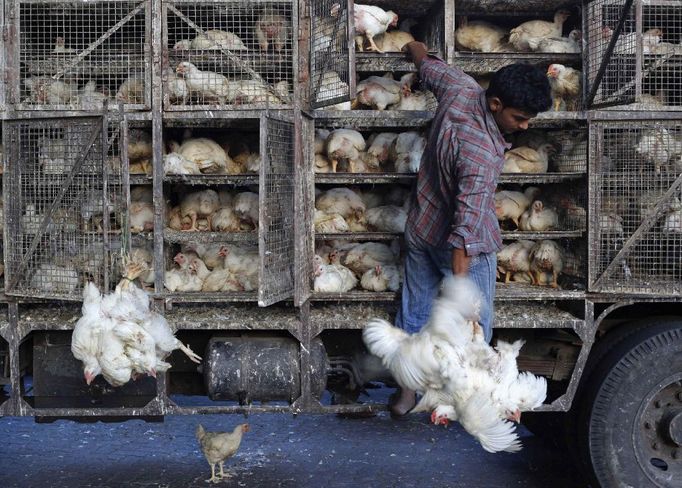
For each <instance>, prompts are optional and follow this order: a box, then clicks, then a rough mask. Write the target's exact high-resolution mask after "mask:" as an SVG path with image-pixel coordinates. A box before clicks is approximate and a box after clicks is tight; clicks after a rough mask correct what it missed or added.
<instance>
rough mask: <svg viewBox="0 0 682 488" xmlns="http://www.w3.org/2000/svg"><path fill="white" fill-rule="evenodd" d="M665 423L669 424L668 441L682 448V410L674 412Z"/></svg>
mask: <svg viewBox="0 0 682 488" xmlns="http://www.w3.org/2000/svg"><path fill="white" fill-rule="evenodd" d="M665 422H666V423H667V424H668V425H667V426H665V427H666V429H665V433H666V434H667V435H668V439H670V441H671V442H673V443H674V444H675V445H677V446H678V447H679V446H682V409H679V410H677V411H673V412H672V413H671V414H670V415H668V418H667V419H666V420H665Z"/></svg>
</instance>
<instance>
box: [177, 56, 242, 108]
mask: <svg viewBox="0 0 682 488" xmlns="http://www.w3.org/2000/svg"><path fill="white" fill-rule="evenodd" d="M175 72H176V73H177V74H178V75H180V76H181V77H182V78H183V79H184V80H185V83H187V88H188V89H189V91H190V93H192V94H196V95H197V96H199V97H200V98H201V99H202V101H204V102H207V101H213V102H218V103H220V104H223V105H224V104H226V103H232V102H233V101H234V99H235V96H236V95H235V93H234V92H233V91H232V90H231V88H230V83H229V81H228V79H227V78H225V77H224V76H223V75H221V74H218V73H214V72H213V71H201V70H200V69H199V68H197V67H196V66H195V65H193V64H192V63H190V62H189V61H183V62H182V63H180V64H178V66H177V68H176V69H175Z"/></svg>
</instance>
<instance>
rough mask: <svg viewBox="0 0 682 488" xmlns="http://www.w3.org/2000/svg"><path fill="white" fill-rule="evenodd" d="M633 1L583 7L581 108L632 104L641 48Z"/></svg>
mask: <svg viewBox="0 0 682 488" xmlns="http://www.w3.org/2000/svg"><path fill="white" fill-rule="evenodd" d="M633 4H634V0H591V1H589V0H588V1H587V4H586V9H585V11H586V15H584V18H585V19H586V20H585V30H586V36H585V41H586V42H585V46H584V48H583V49H586V50H587V57H586V58H585V66H586V68H585V69H586V72H587V76H586V77H585V79H586V82H587V90H586V93H587V98H586V103H585V106H586V107H587V108H591V107H605V106H610V105H622V104H628V103H632V102H634V101H635V97H636V84H637V79H638V76H640V74H641V73H640V67H641V57H640V55H639V54H640V53H641V45H638V42H639V41H638V35H637V32H638V26H637V22H636V15H635V8H634V7H633Z"/></svg>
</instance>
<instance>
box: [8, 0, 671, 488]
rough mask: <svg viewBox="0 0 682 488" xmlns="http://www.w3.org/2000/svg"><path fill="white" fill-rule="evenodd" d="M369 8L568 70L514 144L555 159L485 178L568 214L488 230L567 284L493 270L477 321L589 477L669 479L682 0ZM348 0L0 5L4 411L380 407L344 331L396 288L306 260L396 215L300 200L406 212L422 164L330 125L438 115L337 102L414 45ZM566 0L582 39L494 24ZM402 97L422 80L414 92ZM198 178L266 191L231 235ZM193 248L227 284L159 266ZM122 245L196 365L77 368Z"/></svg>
mask: <svg viewBox="0 0 682 488" xmlns="http://www.w3.org/2000/svg"><path fill="white" fill-rule="evenodd" d="M365 3H366V4H370V5H374V6H378V7H381V8H382V9H384V10H386V11H388V10H392V11H393V12H395V13H397V15H398V23H397V25H398V26H399V28H400V29H401V30H402V31H403V32H406V33H409V34H410V35H412V36H413V37H414V38H415V39H417V40H420V41H423V42H425V43H426V44H427V46H428V47H429V49H431V50H432V52H433V54H434V55H437V56H439V57H440V58H441V59H443V60H444V61H445V62H447V63H448V64H450V65H452V66H456V67H459V68H461V69H462V70H464V72H466V73H468V74H469V75H471V76H473V77H474V78H475V79H476V80H477V81H478V82H479V83H480V84H481V86H483V87H484V86H485V84H486V82H487V80H489V77H490V75H491V74H492V73H493V72H495V71H496V70H497V69H499V68H501V67H503V66H506V65H508V64H511V63H515V62H521V63H528V64H532V65H535V66H538V67H539V68H540V69H543V70H547V69H548V67H549V66H550V65H553V64H554V65H557V64H560V65H562V66H565V67H569V68H571V69H574V70H577V71H578V72H579V75H580V76H579V80H580V87H581V88H580V91H579V97H578V99H579V100H574V101H573V102H574V103H573V104H569V103H565V106H562V105H561V103H558V104H557V105H556V106H555V107H554V108H553V109H552V110H550V111H548V112H544V113H541V114H538V116H537V117H536V118H534V119H533V121H532V124H531V125H532V127H531V129H530V130H529V131H528V133H527V134H526V135H525V136H524V135H514V136H511V139H510V142H512V143H513V144H514V146H515V147H519V146H526V147H530V148H533V147H535V149H537V147H538V141H550V142H551V143H552V144H553V146H554V147H555V148H556V149H557V150H556V154H553V155H552V156H551V157H550V158H549V161H548V166H549V167H548V171H546V172H541V173H503V174H502V176H501V178H500V181H499V187H500V189H508V190H521V191H525V190H527V189H528V187H531V186H533V187H537V188H538V190H539V195H540V196H539V197H538V198H541V199H542V200H543V201H544V202H545V204H546V205H548V206H552V207H553V208H554V209H555V210H556V212H557V213H558V215H559V225H558V227H556V228H553V229H548V230H543V231H524V230H519V229H518V228H517V226H516V225H513V224H512V223H510V222H508V221H507V222H502V223H501V228H502V235H503V239H504V241H505V244H509V243H512V242H514V241H518V240H530V241H533V242H540V241H543V240H551V241H554V242H555V243H556V244H557V245H558V246H559V248H560V249H561V256H562V264H561V266H560V268H561V269H560V271H561V272H560V273H559V275H558V283H557V286H556V287H552V286H548V285H549V283H550V282H551V281H552V280H551V279H547V280H546V281H547V283H545V284H544V286H541V285H538V284H531V283H529V281H530V280H529V279H527V277H526V276H524V275H523V274H519V275H513V276H511V277H510V278H511V279H509V278H507V277H506V276H505V274H506V273H502V276H501V278H500V282H499V283H498V284H497V292H496V313H495V339H494V340H497V339H504V340H515V339H518V338H522V339H524V340H525V341H526V342H525V346H524V348H523V349H522V351H521V354H520V356H519V358H518V364H519V369H521V370H526V371H531V372H533V373H534V374H537V375H542V376H544V377H545V378H546V379H547V381H548V385H549V386H548V396H547V400H546V402H545V404H543V405H542V407H541V408H539V409H538V411H537V412H533V413H531V414H526V415H525V419H524V422H525V423H526V425H527V427H528V428H529V429H531V430H532V431H533V432H536V433H537V434H539V435H544V436H547V437H549V438H551V439H553V440H554V441H556V442H558V443H561V444H563V445H566V446H568V447H569V450H570V452H571V453H572V454H574V456H573V457H574V461H575V462H577V463H578V464H579V465H580V467H581V468H582V469H583V471H584V473H585V474H586V476H587V478H588V479H589V481H591V482H592V483H594V484H595V485H597V484H598V485H601V486H604V487H611V486H614V487H615V486H642V487H643V486H658V487H672V486H678V485H679V480H680V479H682V463H681V462H680V457H681V456H682V306H681V303H680V296H681V295H680V293H681V291H682V204H681V203H680V202H681V201H682V190H681V188H682V116H681V115H680V114H681V113H682V112H680V107H682V92H681V91H680V86H679V84H678V83H679V81H678V80H679V79H680V71H681V70H682V63H681V59H682V51H681V50H680V45H679V39H680V36H681V35H682V5H680V3H679V1H677V0H583V1H582V2H575V1H563V0H525V1H523V2H516V1H511V0H496V1H492V0H427V1H423V2H409V1H406V0H367V1H366V2H365ZM354 7H355V6H354V2H353V0H298V1H296V0H258V1H254V0H173V1H161V0H111V1H81V0H71V1H69V2H64V1H59V0H3V2H2V10H1V11H0V24H1V25H2V38H1V39H0V50H1V51H2V53H3V56H2V59H1V60H0V69H1V70H2V73H3V76H2V77H1V79H0V114H1V117H0V120H1V122H2V126H1V130H2V154H3V157H2V168H3V187H2V195H3V200H2V202H3V215H2V225H3V246H2V249H3V266H4V290H3V292H2V296H1V297H0V307H1V309H2V314H0V366H1V369H0V371H1V372H2V374H0V383H2V389H1V390H0V415H2V416H31V417H34V418H35V419H36V421H37V422H50V421H54V420H55V419H60V418H68V419H72V420H75V421H82V422H88V421H97V420H100V421H122V420H126V419H131V418H142V419H146V420H148V421H162V420H163V417H164V416H166V415H195V414H205V413H225V414H228V413H252V412H253V413H256V412H288V413H291V414H304V413H328V414H332V413H333V414H342V415H355V414H371V413H373V412H377V411H380V410H382V409H384V408H385V407H384V405H383V404H382V402H380V401H378V400H376V396H375V395H372V393H373V391H374V388H375V387H377V386H379V385H385V386H388V387H395V386H396V385H395V382H394V381H393V379H392V378H391V377H390V374H389V373H388V372H387V371H385V370H384V368H383V367H382V366H381V364H380V363H379V362H378V360H377V359H376V358H374V357H372V356H370V355H368V354H367V352H366V350H365V348H364V345H363V343H362V337H361V333H362V328H363V326H364V324H366V323H367V321H368V320H370V319H371V318H374V317H382V318H386V319H389V320H391V319H392V318H393V317H394V314H395V311H396V307H397V304H398V303H399V300H400V293H399V292H396V291H392V290H384V291H368V290H364V289H362V288H361V287H360V286H357V287H355V288H354V289H351V290H350V291H345V292H320V291H315V286H314V271H315V269H314V257H315V255H316V253H317V254H322V253H325V252H326V253H327V254H326V255H325V256H326V259H328V253H329V252H330V251H336V253H337V256H338V255H341V256H343V254H344V253H345V252H347V251H348V249H351V248H353V247H354V246H356V245H357V244H358V243H364V242H376V243H380V244H383V245H384V246H385V248H386V249H389V250H390V252H392V253H394V256H395V258H396V262H399V258H400V254H401V252H402V251H401V249H402V241H401V232H392V231H386V229H382V228H381V227H377V226H376V225H368V224H367V223H366V222H363V220H362V216H361V215H360V216H356V217H357V219H356V221H355V222H354V223H353V225H352V230H351V226H350V225H349V226H347V227H346V228H345V230H339V229H338V228H335V229H332V232H330V231H329V229H328V228H323V227H321V226H319V225H316V224H319V222H317V223H316V219H315V211H316V197H317V195H318V194H321V193H324V192H326V191H328V190H329V189H332V188H350V189H351V190H352V191H354V192H356V194H357V195H363V196H364V197H365V200H364V201H366V202H374V203H371V204H369V203H368V206H370V205H372V206H374V205H376V204H377V202H381V203H382V204H392V205H396V206H400V205H401V204H402V203H403V202H404V199H405V195H406V194H407V192H408V191H409V188H410V186H411V185H412V183H413V182H414V181H415V179H416V175H415V173H414V171H411V172H410V171H409V170H408V171H404V170H403V171H401V172H397V171H396V168H395V166H394V164H395V162H396V161H394V160H392V158H393V159H394V157H393V156H390V155H389V156H383V159H382V160H381V161H380V165H379V168H378V171H375V172H367V171H361V172H355V171H352V170H353V168H345V167H344V165H343V162H341V163H340V164H341V165H340V166H339V167H337V166H336V163H335V164H334V167H333V168H332V165H331V164H330V161H328V159H326V157H327V156H328V154H327V153H326V151H325V149H324V144H325V141H326V140H327V139H326V137H327V136H325V134H328V131H334V130H336V129H353V130H355V131H358V132H359V133H360V134H361V136H362V137H363V139H364V140H365V141H366V142H370V143H371V141H373V140H375V138H376V135H377V134H379V133H391V134H394V137H397V136H398V135H399V134H403V133H407V132H416V134H417V135H416V136H417V137H423V136H424V135H425V134H427V132H428V130H429V127H430V124H431V122H432V119H433V116H434V110H433V109H434V108H435V107H434V105H433V103H431V104H429V103H426V104H424V105H423V106H419V107H417V108H418V109H417V110H397V109H391V106H390V105H391V104H389V107H388V109H386V110H384V109H383V108H384V107H376V106H374V107H373V106H372V105H371V104H370V105H365V106H364V107H358V104H357V103H354V104H353V105H352V106H351V105H350V103H349V102H350V101H351V100H352V99H354V98H355V96H356V91H357V86H360V88H362V86H363V85H362V84H361V82H362V81H363V80H367V78H369V77H370V76H384V77H386V75H385V73H392V75H390V76H389V77H390V78H391V82H385V83H399V82H398V81H397V79H398V78H400V77H402V76H403V75H405V74H409V73H415V71H416V69H415V67H414V65H413V64H412V63H411V62H410V61H409V60H407V59H406V58H405V55H404V54H403V53H400V52H397V51H393V52H385V53H379V52H372V51H368V50H366V49H365V47H364V44H365V40H363V39H362V36H359V37H356V32H355V30H354V15H353V13H354ZM560 10H565V11H566V12H567V14H562V15H561V16H559V17H560V21H559V25H560V29H559V31H560V32H561V33H562V34H563V36H564V37H566V36H568V34H569V32H571V31H580V32H579V33H578V34H577V35H578V36H579V41H577V42H576V46H577V50H574V52H540V51H538V50H534V51H533V50H530V51H519V50H518V49H517V48H515V47H514V46H513V45H511V44H509V43H508V42H507V41H508V34H509V32H510V30H511V29H513V28H516V27H518V26H519V25H521V24H523V23H524V22H526V21H529V20H534V19H544V20H545V21H547V22H548V23H552V22H553V20H554V19H555V18H556V17H557V12H558V11H560ZM480 21H484V22H488V23H490V24H493V25H494V26H497V28H498V31H499V30H500V29H501V30H502V31H503V32H504V33H505V34H504V35H503V36H502V37H500V38H499V39H498V41H499V46H498V47H497V48H496V49H495V50H494V52H482V51H481V49H477V48H476V47H475V46H474V47H472V46H471V45H463V43H461V42H459V41H458V40H457V38H456V37H457V36H456V35H455V33H456V31H457V30H458V29H462V28H464V27H466V26H472V25H474V26H475V25H477V24H476V22H480ZM478 25H480V23H479V24H478ZM554 25H555V26H556V25H557V21H556V20H554ZM505 36H506V37H505ZM389 77H386V78H387V79H388V78H389ZM408 88H409V87H408ZM407 92H410V93H420V94H421V96H423V97H424V99H426V100H428V96H427V95H426V94H424V93H423V92H422V91H421V90H420V88H419V86H418V85H416V84H415V85H413V86H412V87H411V89H408V90H407ZM403 95H404V96H407V95H406V94H405V93H404V94H403ZM559 102H561V101H560V100H559ZM393 103H395V102H393ZM379 108H381V110H380V109H379ZM370 137H371V138H372V139H370ZM524 137H525V139H524ZM197 141H199V142H197ZM190 142H191V144H190ZM319 142H321V143H322V146H321V147H317V148H316V143H319ZM192 144H193V145H194V146H196V145H197V144H199V146H200V150H199V151H198V153H196V152H195V153H192V154H195V155H196V154H201V155H202V156H201V157H199V156H197V157H195V158H194V160H192V163H193V164H194V166H192V168H194V167H196V169H191V168H190V169H187V170H183V171H184V173H183V174H177V172H175V171H170V170H169V169H168V168H169V166H167V159H168V156H169V154H173V153H176V154H181V155H182V154H184V155H187V154H190V153H191V150H190V149H188V147H190V146H192ZM183 146H184V147H183ZM367 146H368V147H369V144H367ZM194 149H196V147H194ZM389 152H390V151H389ZM206 154H209V156H206ZM188 158H189V159H192V158H191V157H188ZM185 159H187V158H185ZM190 166H191V165H190ZM375 169H376V168H375ZM185 173H186V174H185ZM206 190H213V191H214V192H215V193H216V194H217V195H218V196H219V197H220V198H221V202H223V203H225V202H230V201H233V200H234V199H235V198H237V197H238V195H240V194H246V193H250V194H257V199H256V200H257V205H255V203H254V200H253V198H252V200H251V204H250V207H248V208H247V209H246V210H244V211H243V212H242V213H240V214H239V215H238V217H239V219H238V226H237V227H236V228H232V229H231V230H224V228H222V229H221V230H217V228H213V227H212V224H215V221H214V222H212V221H211V212H208V211H202V210H201V209H198V210H197V209H194V210H195V211H191V210H188V209H187V206H186V205H185V206H183V202H185V200H186V198H187V196H188V195H193V194H196V193H197V192H201V191H206ZM244 198H246V197H244ZM372 199H374V200H372ZM226 205H227V204H226ZM191 253H196V254H197V255H200V256H202V257H203V258H204V259H203V260H202V262H204V260H205V262H207V263H208V262H209V259H208V258H209V257H210V258H213V260H214V261H215V260H216V259H218V262H219V264H216V265H215V266H214V267H215V268H220V267H221V266H223V263H224V258H225V256H226V255H228V256H229V255H231V256H233V257H234V258H235V260H236V263H237V264H238V265H239V266H241V268H239V269H240V270H241V271H240V272H239V273H237V274H238V275H239V276H238V278H240V280H238V283H233V288H232V289H231V290H230V291H215V290H213V291H208V290H203V291H200V290H201V288H203V286H201V287H199V289H197V288H196V287H195V288H192V287H190V286H189V285H188V284H187V283H185V282H182V281H181V282H180V283H179V284H178V283H176V284H174V285H172V286H171V282H170V279H169V276H170V275H171V274H172V272H173V270H177V269H179V266H181V264H180V263H182V262H184V261H183V258H182V257H179V254H182V255H190V254H191ZM133 256H137V257H138V258H139V259H142V260H146V261H147V263H148V264H149V265H150V271H149V273H147V274H146V275H144V276H143V277H141V278H140V279H141V282H140V286H144V287H145V288H146V289H147V290H148V292H149V294H150V296H151V298H152V303H153V306H154V308H155V309H156V310H158V311H160V312H161V313H163V314H164V316H165V317H166V318H167V319H168V321H169V323H170V324H171V325H172V327H173V328H174V330H175V331H176V335H177V337H178V338H179V339H180V340H181V341H182V342H183V343H186V344H188V345H190V346H191V348H192V349H193V350H194V351H197V352H199V354H200V355H202V356H203V361H202V364H201V365H199V366H197V365H195V364H194V363H192V362H190V361H189V360H187V359H186V358H185V357H184V356H182V355H175V354H173V355H172V356H171V357H170V359H169V361H170V363H171V368H170V369H169V371H168V372H166V373H164V374H158V375H157V377H156V378H150V377H143V378H139V379H137V380H136V381H131V382H129V383H128V384H126V385H124V386H121V387H117V388H113V387H111V386H110V385H109V384H108V383H106V381H104V380H102V379H101V378H98V379H97V380H95V381H93V382H92V383H91V384H86V382H85V381H84V379H83V377H82V366H81V365H80V363H79V362H78V361H76V360H75V358H74V357H73V356H72V354H71V350H70V339H71V331H72V329H73V326H74V323H75V322H76V320H77V319H78V317H79V316H80V303H79V302H80V300H81V297H82V290H83V286H84V285H85V283H87V282H94V283H95V284H97V286H98V287H99V288H100V289H101V290H103V291H107V290H112V289H113V288H114V286H115V285H116V283H117V282H118V281H119V279H120V278H121V268H122V264H123V262H124V261H126V260H129V259H131V258H132V257H133ZM217 256H219V258H217ZM233 264H234V263H233ZM503 271H504V270H503ZM246 275H248V276H249V277H250V279H249V280H244V279H241V278H243V277H244V276H246ZM505 278H507V279H506V280H505ZM550 278H551V277H550ZM505 281H506V282H505ZM533 282H534V283H535V282H538V283H539V282H541V280H535V279H534V280H533ZM225 286H227V285H225ZM225 289H227V288H225ZM219 290H223V289H222V288H221V289H219Z"/></svg>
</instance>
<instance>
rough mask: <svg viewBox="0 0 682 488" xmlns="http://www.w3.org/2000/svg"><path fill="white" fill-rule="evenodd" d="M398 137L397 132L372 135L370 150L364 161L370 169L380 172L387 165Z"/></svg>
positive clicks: (369, 142)
mask: <svg viewBox="0 0 682 488" xmlns="http://www.w3.org/2000/svg"><path fill="white" fill-rule="evenodd" d="M397 137H398V134H396V133H395V132H380V133H379V134H372V135H371V136H370V137H369V139H367V143H368V144H369V148H368V149H367V152H366V153H365V155H364V156H363V158H362V159H363V161H364V162H365V164H367V165H368V166H369V167H370V168H374V169H376V170H379V169H380V168H381V166H382V165H383V164H386V162H387V161H388V158H389V151H390V149H391V146H392V145H393V141H395V139H396V138H397Z"/></svg>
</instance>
